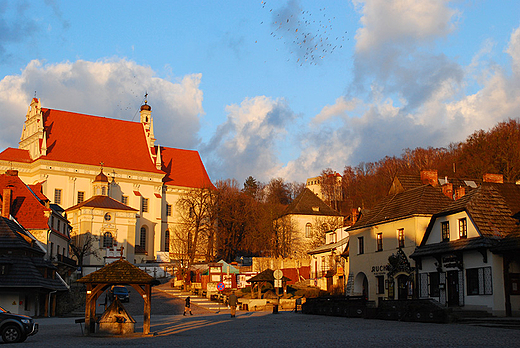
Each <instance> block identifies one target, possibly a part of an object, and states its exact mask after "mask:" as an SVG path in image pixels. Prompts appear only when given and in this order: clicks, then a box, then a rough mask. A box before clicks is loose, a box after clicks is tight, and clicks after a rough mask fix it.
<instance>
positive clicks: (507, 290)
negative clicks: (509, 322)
mask: <svg viewBox="0 0 520 348" xmlns="http://www.w3.org/2000/svg"><path fill="white" fill-rule="evenodd" d="M509 264H510V259H509V255H508V254H507V253H504V254H503V255H502V268H503V276H504V295H505V307H506V308H505V309H506V317H511V316H512V315H513V314H512V308H511V277H510V274H509Z"/></svg>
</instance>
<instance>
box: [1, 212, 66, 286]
mask: <svg viewBox="0 0 520 348" xmlns="http://www.w3.org/2000/svg"><path fill="white" fill-rule="evenodd" d="M44 255H45V251H43V250H42V249H41V248H39V247H38V246H37V244H36V242H35V240H33V239H32V238H31V237H29V235H27V234H26V232H25V231H24V230H23V228H22V227H21V226H20V225H18V224H17V223H16V222H14V221H12V220H9V219H6V218H4V217H0V264H2V265H7V274H5V275H3V276H0V288H4V289H5V288H9V289H21V288H38V289H46V290H51V291H53V290H59V291H62V290H67V286H66V285H65V283H63V282H62V281H61V280H60V279H59V277H55V278H54V279H53V278H52V276H51V274H52V272H54V271H55V270H56V267H55V266H54V265H53V264H52V263H51V262H49V261H47V260H44V259H43V257H44ZM45 274H47V276H45Z"/></svg>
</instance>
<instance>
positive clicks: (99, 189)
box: [92, 162, 109, 196]
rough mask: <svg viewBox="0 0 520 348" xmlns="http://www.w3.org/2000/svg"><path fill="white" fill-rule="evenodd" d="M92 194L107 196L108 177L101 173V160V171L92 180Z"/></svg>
mask: <svg viewBox="0 0 520 348" xmlns="http://www.w3.org/2000/svg"><path fill="white" fill-rule="evenodd" d="M92 188H93V189H94V196H108V195H109V194H108V177H107V176H106V175H105V173H103V162H101V171H100V172H99V174H98V175H96V178H95V179H94V181H93V182H92Z"/></svg>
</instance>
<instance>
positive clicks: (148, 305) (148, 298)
mask: <svg viewBox="0 0 520 348" xmlns="http://www.w3.org/2000/svg"><path fill="white" fill-rule="evenodd" d="M145 292H146V294H145V295H144V296H143V298H144V318H143V334H145V335H148V334H149V333H150V314H151V309H152V286H151V285H150V284H146V286H145Z"/></svg>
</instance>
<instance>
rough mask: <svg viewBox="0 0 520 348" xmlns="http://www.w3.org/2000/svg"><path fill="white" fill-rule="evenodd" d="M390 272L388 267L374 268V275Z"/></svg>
mask: <svg viewBox="0 0 520 348" xmlns="http://www.w3.org/2000/svg"><path fill="white" fill-rule="evenodd" d="M382 272H388V265H379V266H372V273H382Z"/></svg>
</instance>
